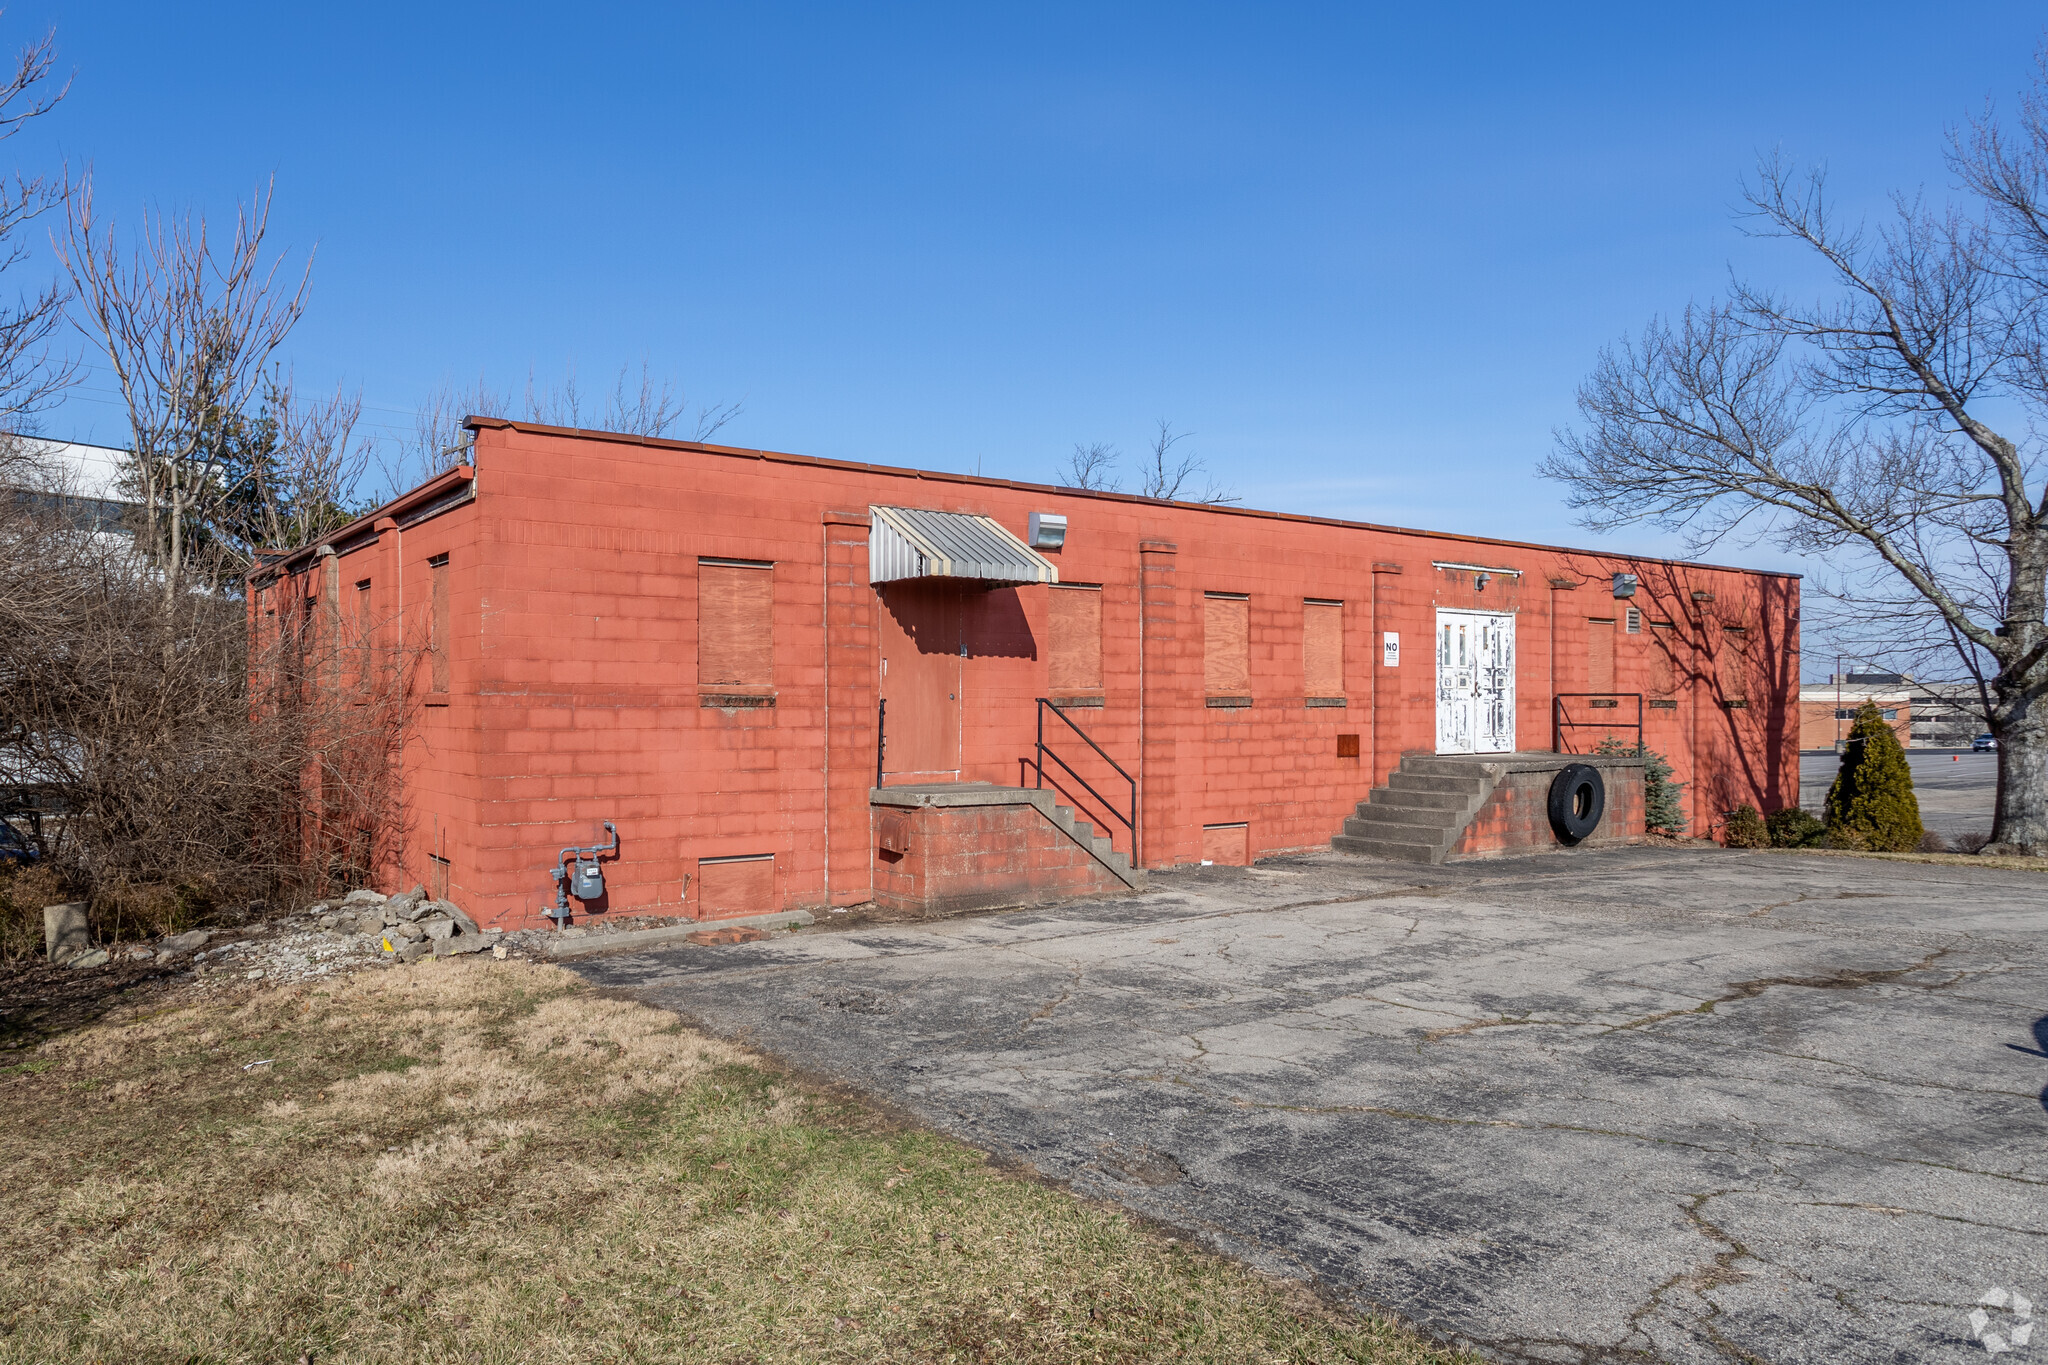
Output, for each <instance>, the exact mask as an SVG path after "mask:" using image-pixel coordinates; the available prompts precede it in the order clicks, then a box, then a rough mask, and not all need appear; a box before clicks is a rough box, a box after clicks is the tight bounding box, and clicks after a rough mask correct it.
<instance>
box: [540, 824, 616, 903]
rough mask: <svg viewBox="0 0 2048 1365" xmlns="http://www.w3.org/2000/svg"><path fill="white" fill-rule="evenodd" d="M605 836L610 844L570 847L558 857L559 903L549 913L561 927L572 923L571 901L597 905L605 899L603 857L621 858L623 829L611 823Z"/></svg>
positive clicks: (556, 896)
mask: <svg viewBox="0 0 2048 1365" xmlns="http://www.w3.org/2000/svg"><path fill="white" fill-rule="evenodd" d="M604 829H605V833H607V834H609V835H611V836H612V841H611V842H610V843H609V844H596V845H592V846H590V847H587V848H577V847H573V846H572V847H569V848H565V849H563V850H562V851H561V852H560V853H558V854H556V855H555V867H554V878H555V903H554V905H553V906H552V907H551V908H550V909H549V910H548V911H547V916H548V918H549V919H551V920H553V921H555V924H556V926H557V927H559V926H561V925H562V924H564V923H566V922H567V921H568V919H569V897H571V896H574V897H575V898H576V899H577V900H580V901H585V902H589V901H594V900H599V899H602V898H603V896H604V867H603V866H602V865H601V864H600V863H599V861H598V858H599V856H600V855H601V854H606V853H609V854H611V855H612V856H613V857H617V856H618V853H619V827H618V826H617V825H615V824H613V823H612V822H611V821H609V820H607V821H605V822H604Z"/></svg>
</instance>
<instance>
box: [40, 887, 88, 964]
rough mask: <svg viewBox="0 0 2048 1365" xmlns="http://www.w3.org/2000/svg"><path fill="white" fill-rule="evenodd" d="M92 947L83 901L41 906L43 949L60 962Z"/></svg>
mask: <svg viewBox="0 0 2048 1365" xmlns="http://www.w3.org/2000/svg"><path fill="white" fill-rule="evenodd" d="M91 947H92V928H91V926H89V925H88V924H87V923H86V922H85V902H84V901H66V902H65V903H64V904H62V905H46V906H44V907H43V951H44V952H45V953H46V954H48V955H49V958H50V961H51V962H62V961H64V960H65V959H66V958H70V957H74V956H76V955H77V954H79V953H82V952H86V951H88V950H89V949H90V948H91Z"/></svg>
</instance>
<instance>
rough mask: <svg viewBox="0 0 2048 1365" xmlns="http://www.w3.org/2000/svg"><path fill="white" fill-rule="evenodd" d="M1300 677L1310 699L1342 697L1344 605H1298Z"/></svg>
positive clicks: (1317, 602)
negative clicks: (1299, 611) (1305, 685)
mask: <svg viewBox="0 0 2048 1365" xmlns="http://www.w3.org/2000/svg"><path fill="white" fill-rule="evenodd" d="M1301 674H1302V679H1303V681H1304V682H1305V683H1306V684H1307V695H1309V696H1311V697H1341V696H1343V695H1344V604H1343V603H1342V602H1327V601H1318V600H1316V599H1314V598H1310V599H1309V600H1307V601H1305V602H1303V603H1302V604H1301Z"/></svg>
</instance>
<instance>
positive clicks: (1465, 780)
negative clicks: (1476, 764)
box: [1387, 768, 1493, 792]
mask: <svg viewBox="0 0 2048 1365" xmlns="http://www.w3.org/2000/svg"><path fill="white" fill-rule="evenodd" d="M1387 786H1388V787H1390V788H1392V789H1393V790H1395V791H1404V792H1470V791H1478V790H1481V789H1491V788H1492V786H1493V783H1492V781H1491V780H1490V779H1489V778H1487V776H1486V775H1485V774H1484V773H1475V772H1472V771H1470V770H1467V771H1465V772H1462V773H1411V772H1409V771H1407V770H1406V769H1405V768H1396V769H1394V771H1393V772H1392V773H1389V774H1388V775H1387Z"/></svg>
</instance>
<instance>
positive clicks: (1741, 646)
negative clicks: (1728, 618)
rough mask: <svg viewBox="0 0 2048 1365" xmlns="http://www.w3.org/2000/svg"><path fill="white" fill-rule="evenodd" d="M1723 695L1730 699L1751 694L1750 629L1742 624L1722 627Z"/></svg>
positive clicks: (1738, 699) (1738, 698) (1733, 699)
mask: <svg viewBox="0 0 2048 1365" xmlns="http://www.w3.org/2000/svg"><path fill="white" fill-rule="evenodd" d="M1720 664H1721V695H1722V697H1723V698H1725V699H1727V700H1728V701H1741V700H1743V699H1745V698H1747V697H1748V696H1749V631H1748V630H1746V629H1744V628H1743V627H1741V626H1723V627H1722V628H1721V650H1720Z"/></svg>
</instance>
